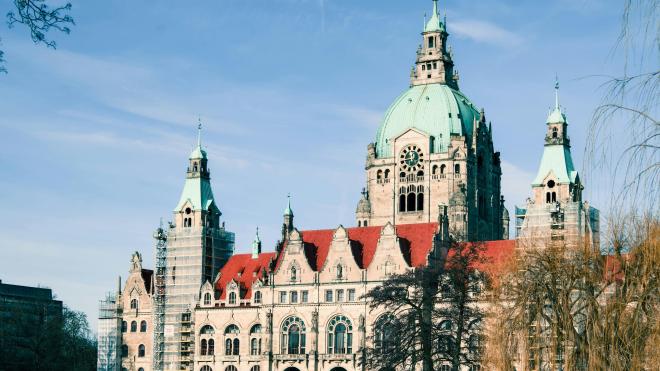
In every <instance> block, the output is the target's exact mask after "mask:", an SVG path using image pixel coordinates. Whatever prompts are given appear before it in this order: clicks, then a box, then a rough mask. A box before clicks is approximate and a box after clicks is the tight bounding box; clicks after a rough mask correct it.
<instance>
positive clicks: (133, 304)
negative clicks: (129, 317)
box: [131, 299, 138, 309]
mask: <svg viewBox="0 0 660 371" xmlns="http://www.w3.org/2000/svg"><path fill="white" fill-rule="evenodd" d="M131 309H138V300H137V299H131Z"/></svg>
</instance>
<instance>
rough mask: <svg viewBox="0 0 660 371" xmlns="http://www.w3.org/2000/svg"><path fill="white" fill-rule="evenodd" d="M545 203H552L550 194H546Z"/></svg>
mask: <svg viewBox="0 0 660 371" xmlns="http://www.w3.org/2000/svg"><path fill="white" fill-rule="evenodd" d="M545 203H546V204H549V203H550V192H546V193H545Z"/></svg>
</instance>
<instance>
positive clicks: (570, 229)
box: [516, 202, 600, 249]
mask: <svg viewBox="0 0 660 371" xmlns="http://www.w3.org/2000/svg"><path fill="white" fill-rule="evenodd" d="M599 223H600V220H599V212H598V210H597V209H595V208H593V207H590V206H589V204H588V203H586V202H564V203H560V202H552V203H547V204H542V205H537V204H532V203H530V204H528V205H527V207H526V208H519V207H517V206H516V238H517V239H518V240H519V241H520V242H522V243H523V245H524V244H525V243H527V244H530V245H536V244H538V243H539V241H542V242H541V243H543V244H550V245H557V246H559V245H562V246H571V247H575V246H578V245H580V244H582V243H584V242H585V241H584V239H585V238H587V243H589V244H591V245H592V246H593V248H594V249H598V248H599V247H600V246H599V245H600V244H599V239H600V236H599Z"/></svg>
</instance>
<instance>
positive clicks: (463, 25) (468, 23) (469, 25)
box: [448, 20, 524, 47]
mask: <svg viewBox="0 0 660 371" xmlns="http://www.w3.org/2000/svg"><path fill="white" fill-rule="evenodd" d="M448 27H449V31H450V32H451V33H452V34H455V35H456V36H458V37H463V38H467V39H471V40H474V41H476V42H479V43H485V44H492V45H498V46H508V47H514V46H519V45H521V44H522V43H523V42H524V38H523V37H522V36H521V35H519V34H516V33H514V32H511V31H509V30H505V29H504V28H502V27H500V26H498V25H496V24H493V23H490V22H487V21H478V20H457V21H452V22H449V23H448Z"/></svg>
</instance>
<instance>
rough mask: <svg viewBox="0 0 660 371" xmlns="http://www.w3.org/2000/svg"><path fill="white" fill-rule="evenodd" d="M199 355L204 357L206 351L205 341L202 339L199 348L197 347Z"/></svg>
mask: <svg viewBox="0 0 660 371" xmlns="http://www.w3.org/2000/svg"><path fill="white" fill-rule="evenodd" d="M199 348H200V349H199V355H202V356H205V355H206V350H207V342H206V339H202V341H201V342H200V347H199Z"/></svg>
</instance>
